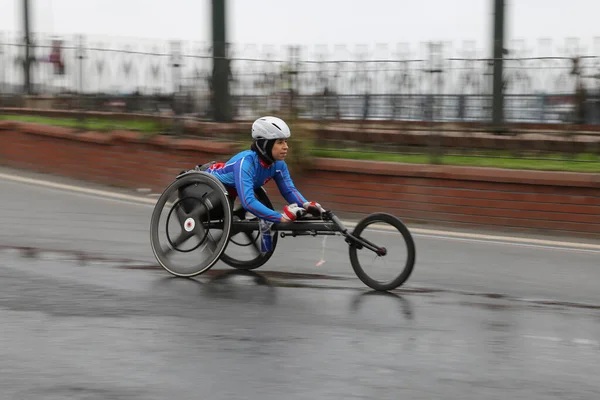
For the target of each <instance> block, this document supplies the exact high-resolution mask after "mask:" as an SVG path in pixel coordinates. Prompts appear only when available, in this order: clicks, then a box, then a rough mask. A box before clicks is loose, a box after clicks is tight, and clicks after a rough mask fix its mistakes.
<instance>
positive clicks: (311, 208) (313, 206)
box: [302, 201, 325, 217]
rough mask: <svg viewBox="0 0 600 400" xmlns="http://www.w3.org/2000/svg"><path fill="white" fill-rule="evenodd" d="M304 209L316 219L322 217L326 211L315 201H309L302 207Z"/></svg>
mask: <svg viewBox="0 0 600 400" xmlns="http://www.w3.org/2000/svg"><path fill="white" fill-rule="evenodd" d="M302 206H303V207H304V209H305V210H306V211H307V212H308V213H309V214H311V215H314V216H315V217H320V216H321V214H323V213H324V212H325V209H324V208H323V207H321V205H320V204H319V203H317V202H314V201H307V202H306V203H304V204H303V205H302Z"/></svg>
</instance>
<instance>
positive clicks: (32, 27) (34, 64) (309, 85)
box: [0, 0, 600, 124]
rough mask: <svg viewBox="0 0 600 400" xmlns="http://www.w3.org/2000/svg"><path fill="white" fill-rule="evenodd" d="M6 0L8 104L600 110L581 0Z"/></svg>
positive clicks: (343, 116) (532, 113)
mask: <svg viewBox="0 0 600 400" xmlns="http://www.w3.org/2000/svg"><path fill="white" fill-rule="evenodd" d="M1 3H2V4H1V5H2V9H3V10H4V12H3V13H2V17H1V19H2V20H1V21H0V71H1V72H0V95H1V102H2V106H3V107H26V108H45V109H73V108H76V109H83V110H91V109H93V110H98V111H100V110H101V111H113V112H114V111H118V112H130V113H143V114H161V113H162V114H165V113H169V114H176V115H181V116H185V117H186V118H194V119H199V120H251V119H253V118H254V117H256V116H257V115H263V114H265V113H282V112H285V113H288V112H292V111H293V112H295V113H297V116H298V117H299V118H305V119H324V120H373V121H376V120H377V121H432V122H492V121H494V122H496V123H503V122H509V123H510V122H527V123H581V124H598V123H600V92H599V88H600V57H599V56H600V36H598V32H594V26H595V25H596V24H595V21H594V19H593V15H594V14H595V13H594V12H591V10H590V12H586V13H575V12H568V10H573V9H577V7H578V6H581V5H583V4H584V3H585V5H586V6H587V7H588V9H589V7H591V8H592V9H593V8H600V6H597V5H595V3H594V2H591V1H585V0H575V1H574V2H571V3H569V5H568V6H567V5H566V3H564V2H559V1H550V2H548V1H545V2H544V1H536V0H528V1H525V2H521V3H517V2H511V3H510V4H503V3H505V2H504V1H494V0H489V1H478V0H459V1H455V2H452V4H451V5H450V4H445V3H440V2H436V1H432V0H426V1H422V2H409V1H397V2H388V1H381V0H379V1H369V2H367V1H356V2H353V4H352V6H351V7H341V6H340V4H338V2H335V1H329V2H326V4H323V2H317V1H308V2H305V3H303V6H302V7H299V6H296V5H294V4H293V3H290V2H277V1H271V0H262V1H258V2H251V3H250V2H245V1H242V0H237V1H236V0H233V1H229V2H228V3H227V10H226V11H227V13H226V14H225V12H226V11H225V10H224V7H225V4H224V3H225V2H224V1H216V2H213V3H216V4H217V6H216V9H214V10H213V9H212V7H213V5H212V3H210V2H207V1H204V2H196V3H194V4H191V2H186V1H183V0H179V1H172V2H169V3H168V5H167V4H163V2H159V1H145V2H141V1H129V2H126V3H125V4H122V3H123V2H116V1H103V2H96V1H88V2H85V4H84V5H83V4H81V2H77V1H74V0H47V1H40V0H28V1H26V0H21V1H18V0H1ZM219 3H223V4H222V8H223V10H219V6H218V4H219ZM498 3H500V4H499V5H498ZM495 7H496V8H498V9H499V10H501V11H503V12H502V13H501V14H498V13H496V11H498V10H495ZM26 8H27V10H28V13H27V14H26V13H25V9H26ZM365 13H368V15H370V17H369V18H368V19H365V18H364V16H365V15H366V14H365ZM219 14H222V15H219ZM225 15H227V17H225ZM292 19H294V21H297V22H296V23H294V24H293V25H292V24H289V22H290V21H291V20H292ZM499 19H500V20H499ZM213 20H214V24H215V26H216V30H217V32H216V36H214V37H213V36H212V32H211V30H212V26H213ZM498 26H499V27H500V30H499V29H498ZM494 27H495V30H494ZM502 28H503V29H502ZM221 41H224V43H222V42H221ZM498 41H500V42H501V43H500V44H501V49H500V50H501V54H497V53H496V54H495V53H494V51H496V52H497V51H498V49H497V48H496V49H494V43H498ZM496 47H497V46H496ZM218 53H222V54H218ZM498 56H501V59H498V58H497V57H498ZM215 57H216V58H217V59H218V60H222V61H223V62H222V63H219V62H217V63H215V65H214V66H213V60H214V59H215ZM495 59H496V60H497V61H498V62H497V63H495V62H494V60H495ZM500 61H502V64H503V65H502V67H503V68H502V70H498V64H499V63H500ZM495 66H496V70H495V69H494V68H495ZM213 67H215V68H213ZM497 74H501V76H502V81H501V82H502V88H501V89H502V90H500V88H498V87H496V89H495V88H494V76H496V75H497ZM225 92H226V93H225ZM501 96H502V97H503V98H502V99H501V100H499V99H500V98H501ZM495 98H496V99H497V101H501V102H503V106H504V107H503V113H501V114H498V115H496V116H494V112H493V110H494V109H495V107H494V104H495V103H494V99H495ZM499 104H500V103H496V108H498V107H499ZM498 111H500V110H498ZM494 118H495V119H494Z"/></svg>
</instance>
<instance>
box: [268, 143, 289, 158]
mask: <svg viewBox="0 0 600 400" xmlns="http://www.w3.org/2000/svg"><path fill="white" fill-rule="evenodd" d="M287 152H288V144H287V139H277V141H276V142H275V144H274V145H273V150H271V155H272V156H273V159H274V160H279V161H282V160H283V159H285V156H287Z"/></svg>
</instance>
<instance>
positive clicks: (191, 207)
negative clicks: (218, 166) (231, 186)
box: [150, 172, 231, 277]
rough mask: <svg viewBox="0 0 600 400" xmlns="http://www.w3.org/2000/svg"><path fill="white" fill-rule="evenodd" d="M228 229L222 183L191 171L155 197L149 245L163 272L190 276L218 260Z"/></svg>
mask: <svg viewBox="0 0 600 400" xmlns="http://www.w3.org/2000/svg"><path fill="white" fill-rule="evenodd" d="M230 229H231V208H230V206H229V197H228V195H227V191H226V190H225V187H224V186H223V184H222V183H221V182H219V181H218V180H217V179H216V178H215V177H213V176H211V175H209V174H206V173H204V172H191V173H188V174H187V175H185V176H183V177H181V178H179V179H177V180H176V181H175V182H173V183H172V184H171V185H169V186H168V187H167V188H166V189H165V191H164V192H163V193H162V195H161V196H160V197H159V198H158V201H157V203H156V205H155V206H154V212H153V213H152V219H151V221H150V244H151V246H152V251H153V252H154V255H155V257H156V260H157V261H158V262H159V264H160V265H161V266H162V267H163V268H164V269H166V270H167V271H168V272H170V273H171V274H173V275H176V276H181V277H192V276H195V275H198V274H201V273H203V272H205V271H207V270H209V269H210V268H211V267H212V266H213V265H214V264H215V263H216V262H217V261H218V260H219V257H220V256H221V254H222V253H223V251H224V250H225V247H226V246H227V243H228V239H229V232H230Z"/></svg>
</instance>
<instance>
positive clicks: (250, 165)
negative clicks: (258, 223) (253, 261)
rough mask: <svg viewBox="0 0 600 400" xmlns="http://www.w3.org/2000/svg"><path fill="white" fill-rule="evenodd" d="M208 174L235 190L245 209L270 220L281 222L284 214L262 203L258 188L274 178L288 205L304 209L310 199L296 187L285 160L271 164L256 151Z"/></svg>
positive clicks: (239, 155)
mask: <svg viewBox="0 0 600 400" xmlns="http://www.w3.org/2000/svg"><path fill="white" fill-rule="evenodd" d="M206 172H208V173H210V174H212V175H214V176H215V177H216V178H217V179H219V180H220V181H221V182H222V183H223V184H224V185H225V186H226V187H230V188H231V187H234V188H235V189H236V191H237V193H238V196H239V198H240V202H241V203H242V206H243V207H244V208H245V209H246V210H248V211H249V212H251V213H252V214H254V215H256V216H257V217H259V218H262V219H265V220H267V221H272V222H280V221H281V214H280V213H278V212H276V211H273V210H271V209H270V208H268V207H266V206H264V205H263V204H262V203H261V202H260V201H258V200H257V199H256V197H255V195H254V189H256V188H259V187H261V186H263V185H264V184H266V183H267V182H268V181H270V180H271V179H274V180H275V183H276V184H277V187H278V188H279V192H280V193H281V195H282V196H283V198H284V199H285V200H286V201H287V202H288V204H291V203H297V204H298V205H299V206H300V207H302V205H303V204H304V203H306V199H305V198H304V197H303V196H302V195H301V194H300V192H299V191H298V190H297V189H296V187H295V186H294V182H292V178H291V177H290V172H289V170H288V167H287V165H286V163H285V161H275V162H274V163H273V164H271V165H268V164H266V163H264V162H263V161H262V160H261V159H260V157H259V156H258V154H257V153H255V152H254V151H252V150H245V151H242V152H241V153H238V154H236V155H235V156H233V157H232V158H231V159H230V160H229V161H227V162H226V163H219V164H215V165H213V166H212V167H211V168H210V169H209V170H208V171H206Z"/></svg>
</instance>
